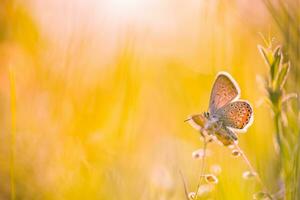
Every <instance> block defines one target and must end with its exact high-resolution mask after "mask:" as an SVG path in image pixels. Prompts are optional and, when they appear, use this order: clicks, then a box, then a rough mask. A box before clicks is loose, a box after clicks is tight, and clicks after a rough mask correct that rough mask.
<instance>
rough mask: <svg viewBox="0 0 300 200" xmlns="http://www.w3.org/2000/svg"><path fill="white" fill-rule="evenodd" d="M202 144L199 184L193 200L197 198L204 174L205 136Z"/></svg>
mask: <svg viewBox="0 0 300 200" xmlns="http://www.w3.org/2000/svg"><path fill="white" fill-rule="evenodd" d="M203 142H204V144H203V157H202V165H201V172H200V177H199V182H198V185H197V189H196V191H195V197H194V199H197V197H198V190H199V187H200V184H201V182H202V179H203V173H204V169H205V156H206V147H207V141H206V138H205V136H203Z"/></svg>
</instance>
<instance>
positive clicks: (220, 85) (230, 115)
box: [190, 72, 253, 146]
mask: <svg viewBox="0 0 300 200" xmlns="http://www.w3.org/2000/svg"><path fill="white" fill-rule="evenodd" d="M239 96H240V89H239V87H238V85H237V83H236V82H235V80H234V79H233V78H232V77H231V76H230V75H229V74H228V73H226V72H221V73H219V74H218V75H217V78H216V80H215V82H214V85H213V88H212V92H211V96H210V102H209V109H208V112H205V113H203V114H200V115H194V116H192V117H191V118H190V119H191V120H190V123H193V124H194V125H195V124H197V125H198V126H199V127H201V128H202V129H203V130H205V131H206V132H207V133H208V135H214V136H215V137H216V138H217V139H218V140H219V141H220V142H221V143H222V144H224V145H226V146H227V145H230V144H232V143H233V142H234V141H236V140H237V136H236V134H235V132H237V131H245V130H246V129H247V127H248V126H250V124H251V122H252V120H253V110H252V107H251V106H250V104H249V103H248V102H247V101H244V100H238V99H239ZM199 122H201V123H199ZM193 124H192V125H193ZM194 127H197V126H194Z"/></svg>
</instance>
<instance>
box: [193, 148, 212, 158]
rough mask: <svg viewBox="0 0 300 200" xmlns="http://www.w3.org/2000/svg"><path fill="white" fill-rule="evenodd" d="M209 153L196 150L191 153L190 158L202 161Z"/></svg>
mask: <svg viewBox="0 0 300 200" xmlns="http://www.w3.org/2000/svg"><path fill="white" fill-rule="evenodd" d="M210 154H211V152H210V151H209V150H208V149H206V152H204V149H198V150H196V151H194V152H193V153H192V157H193V158H194V159H202V158H203V157H204V156H209V155H210Z"/></svg>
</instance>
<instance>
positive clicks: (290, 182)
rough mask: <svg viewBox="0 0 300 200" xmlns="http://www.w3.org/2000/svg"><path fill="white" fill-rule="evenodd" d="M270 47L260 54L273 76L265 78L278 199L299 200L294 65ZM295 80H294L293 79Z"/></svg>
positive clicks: (268, 45)
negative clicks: (291, 88)
mask: <svg viewBox="0 0 300 200" xmlns="http://www.w3.org/2000/svg"><path fill="white" fill-rule="evenodd" d="M265 45H266V47H262V46H258V49H259V51H260V52H261V55H262V57H263V59H264V61H265V63H266V65H267V66H268V68H269V74H268V76H267V77H266V78H265V88H266V94H267V97H268V99H267V103H268V104H269V105H270V109H271V110H272V114H273V119H274V127H275V133H274V137H275V140H274V141H275V149H276V150H277V153H278V162H277V163H278V166H279V176H278V181H279V183H280V182H283V184H279V188H278V189H277V190H278V191H277V192H276V198H278V199H283V198H284V199H288V200H290V199H291V200H292V199H297V198H299V196H298V195H299V194H298V191H297V190H298V187H299V185H298V184H299V178H300V177H299V156H300V152H299V150H300V149H299V144H300V134H299V131H300V129H299V124H298V123H299V109H298V108H297V107H295V106H294V109H292V101H293V100H298V95H297V94H296V93H287V92H286V84H287V81H290V79H288V76H289V71H290V67H291V63H290V62H289V61H287V60H284V58H283V53H282V48H281V47H280V46H277V47H274V46H273V43H272V41H271V40H270V39H269V40H268V42H267V43H266V44H265ZM291 80H293V79H291Z"/></svg>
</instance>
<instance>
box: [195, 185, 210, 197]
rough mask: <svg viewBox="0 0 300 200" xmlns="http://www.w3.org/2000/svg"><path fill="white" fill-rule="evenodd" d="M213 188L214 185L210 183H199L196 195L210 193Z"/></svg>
mask: <svg viewBox="0 0 300 200" xmlns="http://www.w3.org/2000/svg"><path fill="white" fill-rule="evenodd" d="M213 189H214V186H213V185H210V184H204V185H200V186H199V189H198V191H197V196H199V197H201V196H204V195H206V194H208V193H210V192H211V191H212V190H213Z"/></svg>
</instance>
